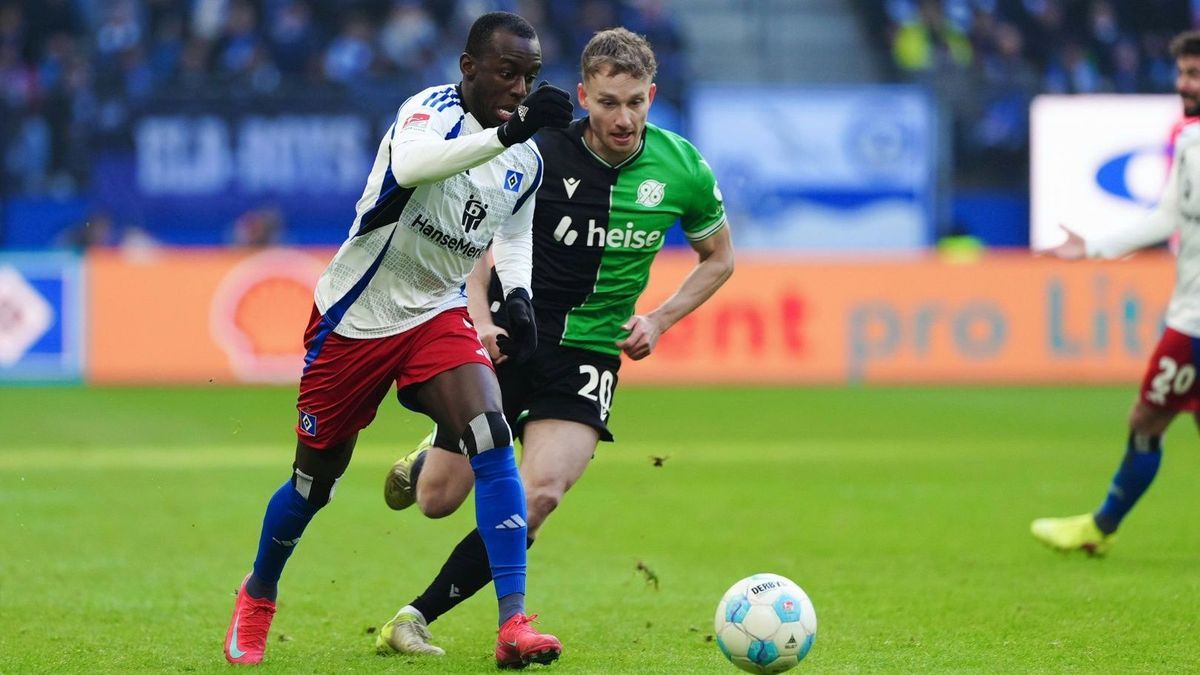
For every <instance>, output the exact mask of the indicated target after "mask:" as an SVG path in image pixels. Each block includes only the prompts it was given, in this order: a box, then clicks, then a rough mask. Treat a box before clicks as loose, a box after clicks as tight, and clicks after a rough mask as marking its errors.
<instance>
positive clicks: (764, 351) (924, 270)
mask: <svg viewBox="0 0 1200 675" xmlns="http://www.w3.org/2000/svg"><path fill="white" fill-rule="evenodd" d="M694 263H695V258H694V256H690V255H686V254H681V255H673V256H670V257H666V256H664V257H663V258H661V259H660V260H658V261H656V262H655V265H656V267H655V268H654V279H653V282H652V283H651V285H650V288H649V289H648V291H647V294H646V295H645V296H643V302H642V303H641V305H640V306H639V310H642V311H645V310H647V309H650V308H653V307H654V306H655V305H656V304H657V303H658V302H660V301H661V300H662V298H665V297H667V296H668V295H669V293H670V292H671V291H672V289H673V288H674V287H675V286H676V285H677V284H678V282H679V280H681V279H682V278H683V276H684V275H685V274H686V273H687V272H688V270H690V269H691V267H692V265H693V264H694ZM1174 269H1175V267H1174V260H1173V259H1172V258H1171V257H1170V256H1169V255H1166V254H1147V255H1142V256H1138V257H1136V258H1133V259H1130V260H1125V261H1118V262H1096V261H1086V262H1073V263H1072V262H1063V261H1059V260H1053V259H1047V258H1035V257H1033V256H1031V255H1029V254H1028V253H1010V254H1002V255H990V256H986V257H983V258H982V259H980V260H978V261H974V262H951V261H948V260H943V259H940V258H934V257H930V258H927V259H921V260H903V261H889V260H877V261H870V262H868V261H859V262H855V261H838V262H829V261H823V262H814V261H807V262H806V261H797V260H795V259H776V260H770V259H764V258H749V257H746V256H742V257H741V258H739V260H738V263H737V269H736V271H735V272H734V274H733V277H732V278H731V279H730V280H729V282H727V283H726V285H725V286H724V287H722V288H721V290H720V291H719V292H718V293H717V295H715V296H714V297H713V298H712V299H711V300H710V301H709V302H708V303H707V304H705V305H704V306H703V307H702V308H701V309H700V310H699V311H697V312H695V313H693V314H692V315H691V316H689V317H687V318H685V319H684V320H683V321H681V322H680V323H679V324H677V325H676V326H675V327H674V328H673V329H672V330H671V331H670V332H668V333H667V334H666V335H664V336H663V337H662V339H661V340H660V342H659V345H658V349H657V350H656V351H655V353H654V354H653V355H652V356H651V357H649V358H647V359H645V360H643V361H639V362H635V363H630V364H628V367H623V368H622V372H621V375H622V377H623V379H625V380H627V381H630V382H634V381H637V382H729V383H738V382H755V383H793V382H824V383H836V382H962V383H966V382H1041V383H1051V382H1081V381H1123V380H1128V379H1131V378H1135V377H1137V376H1139V375H1140V374H1141V372H1142V369H1143V368H1144V366H1145V359H1146V358H1147V356H1149V354H1150V352H1151V350H1152V349H1153V347H1154V344H1155V342H1156V341H1157V339H1158V335H1159V333H1160V332H1161V322H1162V315H1163V312H1164V311H1165V308H1166V302H1167V299H1168V298H1169V297H1170V292H1171V287H1172V284H1173V282H1174Z"/></svg>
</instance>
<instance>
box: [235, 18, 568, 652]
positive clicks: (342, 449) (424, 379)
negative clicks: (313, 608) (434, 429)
mask: <svg viewBox="0 0 1200 675" xmlns="http://www.w3.org/2000/svg"><path fill="white" fill-rule="evenodd" d="M540 67H541V49H540V47H539V45H538V39H537V33H536V32H534V30H533V27H532V26H530V25H529V23H528V22H527V21H525V20H524V19H522V18H521V17H519V16H517V15H515V14H508V13H490V14H485V15H483V16H481V17H479V18H478V19H477V20H476V21H475V23H474V24H473V25H472V26H471V29H470V32H469V34H468V37H467V42H466V48H465V50H464V51H463V53H462V55H461V56H460V57H459V69H460V72H461V75H462V80H461V81H460V82H459V83H458V84H445V85H439V86H434V87H429V88H427V89H425V90H423V91H420V92H418V93H416V94H415V95H413V96H411V97H408V98H407V99H406V100H405V102H404V103H403V104H402V105H401V106H400V109H399V111H398V112H397V114H396V118H395V121H394V122H393V123H392V125H391V127H390V128H389V129H388V130H387V132H386V133H385V134H384V135H383V138H382V139H381V140H380V143H379V149H378V152H377V153H376V158H375V162H374V165H373V167H372V169H371V172H370V174H369V175H368V177H367V183H366V187H365V188H364V190H363V196H362V198H361V199H359V201H358V204H357V206H356V216H355V218H354V222H353V224H352V226H351V228H350V232H349V236H348V238H347V239H346V241H345V242H344V243H343V244H342V246H341V248H340V249H338V252H337V253H336V254H335V255H334V258H333V260H332V261H331V262H330V263H329V266H328V267H326V269H325V271H324V272H323V273H322V274H321V277H320V278H319V279H318V281H317V288H316V291H315V293H314V306H313V312H312V317H311V319H310V322H309V325H308V328H307V330H306V331H305V335H304V339H305V348H306V349H307V353H306V355H305V359H304V362H305V366H304V370H303V373H302V374H301V377H300V393H299V397H298V401H297V404H296V408H297V410H298V412H299V421H298V424H297V425H296V428H295V431H296V436H297V443H296V452H295V461H294V463H293V465H292V471H291V475H290V476H289V478H288V480H287V481H286V482H285V483H284V484H283V485H282V486H280V487H279V489H278V490H276V492H275V493H274V495H272V497H271V498H270V500H269V502H268V504H267V508H266V514H265V516H264V517H263V520H262V530H261V534H260V538H259V545H258V553H257V556H256V557H255V560H254V567H253V571H252V572H251V573H250V574H249V575H247V576H246V578H245V580H244V581H243V582H242V584H241V586H240V587H239V589H238V593H237V599H236V601H235V603H234V609H233V616H232V617H231V618H230V623H229V630H228V631H227V632H226V634H225V644H224V651H225V658H226V660H228V661H229V662H230V663H245V664H254V663H259V662H261V661H262V658H263V652H264V651H265V649H266V645H267V634H268V633H269V631H270V628H271V621H272V619H273V617H274V615H275V598H276V595H277V593H278V582H279V578H280V576H281V575H282V573H283V568H284V565H285V564H286V563H287V560H288V558H289V557H290V556H291V554H292V551H293V550H294V549H295V547H296V546H297V545H298V544H299V542H300V538H301V535H302V534H303V532H304V530H305V528H306V527H307V526H308V524H309V522H310V521H311V520H312V518H313V517H314V516H315V515H316V513H317V511H318V510H320V509H321V508H323V507H324V506H325V505H326V504H328V503H329V502H330V501H331V500H332V499H333V495H334V491H335V489H336V487H337V483H338V481H339V480H340V479H341V477H342V474H343V473H344V472H345V470H346V467H347V466H348V465H349V463H350V457H351V454H352V453H353V451H354V446H355V443H356V442H357V440H358V434H359V432H360V431H361V430H362V429H364V428H366V427H367V425H369V424H370V423H371V421H372V420H373V419H374V417H375V414H376V411H377V409H378V407H379V405H380V404H381V403H382V402H383V400H384V398H386V397H387V395H388V392H389V391H390V390H391V388H392V385H393V383H395V387H396V396H397V398H398V399H399V401H400V402H401V403H402V404H403V405H405V406H406V407H408V408H410V409H412V410H414V411H418V412H422V413H425V414H427V415H428V416H429V417H430V418H432V419H433V420H434V422H435V423H436V424H437V425H438V427H439V428H443V429H446V430H447V433H450V434H453V436H454V438H455V443H454V447H456V448H458V449H459V451H460V452H462V453H463V455H464V457H463V463H462V464H461V465H460V469H461V470H462V471H463V473H464V474H466V476H467V477H465V478H464V480H467V481H469V482H473V483H474V486H475V493H476V499H475V518H476V523H477V524H478V526H479V530H480V531H481V532H483V533H484V541H485V545H486V548H487V550H488V556H489V559H490V560H491V563H492V564H491V572H492V574H493V575H494V576H495V577H496V598H497V605H498V615H499V623H500V631H499V635H498V636H497V638H496V643H495V644H496V648H495V652H494V654H495V657H496V661H497V665H500V666H516V667H523V666H525V665H527V664H528V663H530V662H539V663H548V662H550V661H553V660H555V659H557V658H558V656H559V654H560V653H561V651H562V644H561V643H560V642H559V641H558V639H557V638H555V637H554V636H553V635H546V634H542V633H539V632H537V631H536V630H534V629H533V627H532V626H531V625H530V622H531V621H532V618H531V617H529V616H527V615H526V614H525V577H526V550H525V541H526V529H527V528H526V525H525V492H524V487H523V486H522V484H521V477H520V474H519V473H518V470H517V464H516V459H515V457H514V454H513V446H512V431H511V430H510V429H509V427H508V425H507V424H506V423H505V421H504V415H503V413H502V407H501V400H500V387H499V386H498V384H497V382H496V374H495V370H494V366H493V365H492V361H491V359H490V358H488V352H487V350H486V349H485V348H484V346H483V345H482V344H481V343H480V341H479V337H478V335H477V334H476V332H475V329H474V327H473V326H472V324H471V322H470V316H469V315H468V313H467V310H466V304H467V300H466V298H465V297H464V293H463V292H462V288H463V284H464V283H465V281H466V279H467V276H468V274H469V273H470V272H471V270H472V268H474V267H475V266H476V265H477V263H478V262H479V261H480V260H482V259H483V257H484V254H485V253H486V252H487V249H488V245H489V242H490V243H491V246H492V247H493V249H494V250H495V252H496V253H495V257H496V268H497V270H498V272H499V276H500V279H501V283H502V285H503V287H504V291H505V304H506V307H507V314H508V319H509V321H510V322H512V325H513V330H512V341H511V343H510V344H509V345H508V346H509V347H510V348H511V349H510V350H508V351H509V353H510V354H512V355H513V356H514V357H515V358H518V359H520V358H524V357H525V356H526V355H527V354H529V353H532V351H533V348H534V347H535V345H536V340H537V332H536V330H537V329H536V327H535V325H534V314H533V307H532V305H531V303H530V275H531V271H530V266H531V258H532V251H531V246H532V232H531V227H532V220H533V209H534V204H535V202H536V199H535V198H534V193H535V192H536V191H537V189H538V188H539V187H540V185H541V180H542V159H541V155H540V153H539V152H538V150H537V146H536V145H535V144H534V143H532V142H530V139H531V138H532V137H533V135H534V133H535V132H537V131H538V130H539V129H541V128H543V127H547V126H549V127H566V126H567V125H568V124H570V121H571V100H570V96H569V95H568V94H567V92H565V91H563V90H561V89H558V88H556V87H552V86H541V87H539V88H537V89H532V88H531V85H532V83H533V81H534V79H535V78H536V77H537V74H538V71H539V69H540ZM472 477H473V478H472Z"/></svg>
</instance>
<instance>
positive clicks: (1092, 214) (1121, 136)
mask: <svg viewBox="0 0 1200 675" xmlns="http://www.w3.org/2000/svg"><path fill="white" fill-rule="evenodd" d="M1030 115H1031V121H1030V124H1031V131H1030V134H1031V141H1030V165H1031V175H1030V193H1031V195H1030V196H1031V200H1032V204H1031V214H1030V215H1031V221H1032V222H1031V223H1030V228H1031V229H1030V237H1029V239H1030V244H1031V245H1032V247H1033V248H1034V249H1041V248H1046V247H1048V246H1053V245H1055V244H1058V243H1060V242H1061V241H1062V240H1063V238H1064V235H1063V233H1062V230H1061V229H1060V228H1059V226H1060V225H1065V226H1067V227H1069V228H1071V229H1073V230H1075V231H1077V232H1079V233H1080V234H1082V235H1083V236H1084V238H1085V239H1086V238H1088V237H1089V236H1094V235H1097V234H1101V233H1103V232H1107V231H1110V230H1114V229H1120V228H1124V227H1136V226H1137V225H1138V223H1139V222H1140V221H1141V219H1142V218H1144V217H1145V215H1146V212H1147V211H1148V210H1149V209H1150V208H1152V207H1153V206H1154V204H1155V203H1156V202H1157V201H1158V196H1159V192H1160V191H1161V190H1162V187H1163V184H1164V183H1165V181H1166V177H1167V167H1168V166H1169V164H1168V162H1169V156H1168V152H1169V147H1168V141H1169V137H1170V133H1171V128H1172V127H1173V126H1174V124H1175V123H1176V122H1178V121H1179V120H1180V119H1181V118H1182V116H1183V110H1182V107H1181V104H1180V101H1179V97H1178V96H1176V95H1154V96H1140V95H1139V96H1123V95H1094V96H1038V97H1037V98H1036V99H1034V101H1033V106H1032V108H1031V110H1030Z"/></svg>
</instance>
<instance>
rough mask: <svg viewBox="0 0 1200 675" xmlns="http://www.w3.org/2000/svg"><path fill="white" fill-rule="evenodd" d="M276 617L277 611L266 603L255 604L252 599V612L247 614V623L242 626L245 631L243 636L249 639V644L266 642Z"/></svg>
mask: <svg viewBox="0 0 1200 675" xmlns="http://www.w3.org/2000/svg"><path fill="white" fill-rule="evenodd" d="M274 615H275V609H274V608H273V607H271V605H269V604H267V603H266V602H254V599H253V598H251V602H250V611H248V612H246V614H245V621H244V622H243V623H242V624H241V627H242V629H243V633H242V635H243V636H245V637H246V638H247V642H250V641H254V642H253V644H257V642H258V641H260V640H266V637H267V632H268V631H270V630H271V617H272V616H274Z"/></svg>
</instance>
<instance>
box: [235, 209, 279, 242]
mask: <svg viewBox="0 0 1200 675" xmlns="http://www.w3.org/2000/svg"><path fill="white" fill-rule="evenodd" d="M282 236H283V212H282V211H280V210H279V207H277V206H262V207H259V208H256V209H251V210H250V211H247V212H245V213H243V214H242V215H240V216H238V219H237V220H235V221H234V223H233V243H234V245H236V246H242V247H246V248H262V247H265V246H271V245H274V244H278V243H279V240H280V238H281V237H282Z"/></svg>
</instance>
